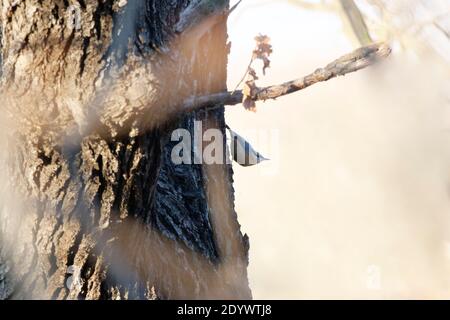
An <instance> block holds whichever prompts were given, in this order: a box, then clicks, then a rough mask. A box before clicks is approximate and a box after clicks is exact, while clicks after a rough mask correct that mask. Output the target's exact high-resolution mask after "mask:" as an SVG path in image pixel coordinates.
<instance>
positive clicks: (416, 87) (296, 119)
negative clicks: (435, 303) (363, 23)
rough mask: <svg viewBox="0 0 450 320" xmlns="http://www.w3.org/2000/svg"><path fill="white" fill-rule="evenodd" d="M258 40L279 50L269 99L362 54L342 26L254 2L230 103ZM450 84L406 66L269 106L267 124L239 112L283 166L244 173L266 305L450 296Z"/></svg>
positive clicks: (238, 35) (389, 66)
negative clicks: (279, 87)
mask: <svg viewBox="0 0 450 320" xmlns="http://www.w3.org/2000/svg"><path fill="white" fill-rule="evenodd" d="M258 33H264V34H267V35H269V36H270V37H271V38H272V44H273V47H274V53H273V56H272V67H271V68H270V69H269V70H268V72H267V75H266V77H261V80H259V81H258V83H257V84H258V85H259V86H263V85H268V84H274V83H278V82H283V81H287V80H292V79H294V78H298V77H300V76H303V75H306V74H307V73H310V72H311V71H314V69H315V68H317V67H321V66H324V65H326V64H327V63H328V62H330V61H331V60H333V59H335V58H337V57H339V56H340V55H342V54H344V53H347V52H348V51H351V50H353V49H354V48H355V46H354V44H353V43H352V42H351V41H350V40H348V38H347V37H346V36H345V35H344V33H343V31H342V23H341V20H340V18H339V16H338V15H333V14H328V13H322V12H312V11H305V10H302V9H300V8H297V7H294V6H292V5H289V4H288V3H287V2H285V1H281V0H278V1H265V0H244V1H243V2H242V4H241V5H240V7H239V9H237V10H236V12H235V13H233V15H232V16H231V17H230V19H229V35H230V40H231V41H232V49H231V55H230V63H229V88H230V89H231V88H234V87H235V85H236V84H237V82H238V81H239V80H240V78H241V77H242V75H243V73H244V72H245V69H246V66H247V64H248V61H249V58H250V55H251V52H252V50H253V47H254V40H253V38H254V36H255V35H257V34H258ZM259 70H260V67H259V66H258V68H257V71H259ZM259 72H260V71H259ZM260 73H261V72H260ZM261 76H262V75H261ZM443 79H447V81H448V79H449V78H448V73H445V72H443V70H442V68H441V67H438V66H436V65H435V64H434V62H433V60H432V59H430V60H426V61H422V62H421V63H419V64H417V62H409V61H408V59H407V57H406V56H402V55H401V54H396V55H394V57H392V58H391V60H390V61H388V62H386V63H384V64H382V65H380V66H377V67H374V68H372V69H370V70H365V71H362V72H359V73H357V74H352V75H348V76H346V77H345V78H339V79H335V80H332V81H330V82H327V83H324V84H319V85H316V86H314V87H312V88H309V89H307V90H305V91H303V92H300V93H296V94H293V95H290V96H288V97H284V98H280V99H278V100H277V101H270V102H266V103H259V104H258V112H257V113H256V114H254V113H251V112H246V111H244V110H243V109H242V107H240V106H235V107H229V108H228V109H227V114H226V116H227V121H228V124H229V125H230V127H231V128H233V129H234V130H235V131H237V132H238V133H239V134H241V135H243V136H245V137H246V138H247V139H248V140H249V141H250V142H251V143H252V144H253V146H254V147H255V148H256V149H258V150H259V151H260V152H261V153H263V155H265V156H267V157H268V158H270V159H271V161H269V162H265V163H263V164H261V165H259V166H257V167H252V168H242V167H239V166H238V165H234V169H235V188H236V205H237V212H238V215H239V220H240V222H241V224H242V228H243V231H244V232H246V233H248V234H249V237H250V244H251V249H250V268H249V276H250V281H251V287H252V289H253V293H254V297H255V298H261V299H266V298H267V299H269V298H275V299H280V298H365V297H367V298H386V297H390V298H402V297H408V298H417V297H422V298H426V297H436V296H445V297H449V296H450V291H449V288H450V286H449V281H448V279H447V278H448V277H447V275H448V272H449V271H450V270H449V269H450V268H449V266H450V265H449V260H448V258H447V256H446V255H447V254H448V253H447V252H448V249H446V248H447V247H450V246H449V245H448V243H449V242H448V240H450V238H448V239H447V237H448V236H447V234H450V233H449V232H448V231H450V227H449V226H450V221H449V215H448V212H450V202H449V197H448V186H449V185H450V182H449V181H448V180H449V179H448V177H450V170H449V168H448V164H449V163H450V149H449V146H450V141H449V140H450V139H449V138H450V135H449V134H448V131H449V130H448V129H446V128H448V127H449V125H450V122H449V121H448V120H446V119H447V118H450V117H449V116H450V111H449V108H448V107H447V106H446V105H445V103H444V102H443V101H442V99H443V96H444V95H445V88H444V87H442V83H445V81H442V80H443Z"/></svg>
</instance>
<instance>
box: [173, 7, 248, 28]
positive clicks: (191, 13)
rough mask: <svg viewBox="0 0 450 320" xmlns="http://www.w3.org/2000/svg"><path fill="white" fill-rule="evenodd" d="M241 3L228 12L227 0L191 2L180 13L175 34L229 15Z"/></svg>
mask: <svg viewBox="0 0 450 320" xmlns="http://www.w3.org/2000/svg"><path fill="white" fill-rule="evenodd" d="M241 1H242V0H240V1H239V2H238V3H237V4H235V5H234V6H233V7H232V8H231V9H229V10H228V8H227V7H228V6H227V5H228V0H192V1H191V3H190V4H189V5H188V6H187V7H186V9H184V10H183V11H182V12H181V14H180V20H179V21H178V23H177V24H176V25H175V32H177V33H179V34H181V33H184V32H185V31H187V30H189V29H191V28H193V27H195V26H198V25H200V24H202V23H203V22H205V21H206V20H211V21H214V20H217V19H218V18H220V17H221V16H224V15H229V14H230V13H231V12H232V11H233V10H234V9H236V7H237V6H238V5H239V3H241ZM212 24H213V23H211V25H212ZM208 25H209V24H208Z"/></svg>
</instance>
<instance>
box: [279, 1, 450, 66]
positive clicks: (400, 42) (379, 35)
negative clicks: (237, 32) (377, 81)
mask: <svg viewBox="0 0 450 320" xmlns="http://www.w3.org/2000/svg"><path fill="white" fill-rule="evenodd" d="M287 1H288V2H289V3H291V4H293V5H296V6H298V7H300V8H303V9H305V10H315V11H321V12H327V13H335V14H337V15H340V16H341V18H342V20H343V22H344V32H345V33H346V34H348V36H349V38H351V39H356V40H357V41H358V44H359V45H367V44H370V43H372V42H373V41H374V38H375V41H390V42H391V41H392V42H393V44H394V47H397V48H399V49H401V50H403V51H408V52H410V53H413V54H415V55H416V56H418V57H420V56H426V55H427V54H430V53H431V54H432V55H434V56H437V57H439V60H441V61H442V62H443V63H444V64H446V65H448V62H450V42H449V41H448V40H449V38H450V14H449V13H450V12H449V6H448V0H442V1H440V0H409V1H400V0H398V1H387V0H360V1H355V0H328V1H327V0H322V1H312V0H287Z"/></svg>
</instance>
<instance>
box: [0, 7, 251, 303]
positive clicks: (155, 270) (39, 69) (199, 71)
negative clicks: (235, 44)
mask: <svg viewBox="0 0 450 320" xmlns="http://www.w3.org/2000/svg"><path fill="white" fill-rule="evenodd" d="M188 2H189V0H178V1H169V0H142V1H134V0H128V1H124V0H120V1H119V0H116V1H113V0H103V1H93V0H78V1H74V0H69V1H63V0H61V1H55V0H39V1H38V0H26V1H18V2H17V1H8V0H2V1H1V8H0V9H1V14H2V16H1V30H2V50H1V53H2V55H1V57H2V58H1V62H2V89H1V90H2V91H1V95H2V101H3V102H2V107H1V108H2V117H3V119H2V127H4V128H5V126H7V128H6V129H5V132H6V133H7V137H6V139H5V140H6V141H5V142H4V145H2V167H3V169H2V170H4V174H3V179H2V180H3V181H2V185H1V187H2V191H3V192H2V199H0V299H2V298H3V299H6V298H9V299H22V298H28V299H30V298H31V299H41V298H44V299H155V298H161V299H180V298H184V299H196V298H236V299H240V298H251V293H250V289H249V286H248V280H247V271H246V269H247V264H248V255H247V254H248V239H247V237H243V236H242V234H241V232H240V226H239V224H238V222H237V215H236V213H235V211H234V191H233V186H232V168H231V166H230V165H227V164H214V165H205V164H202V165H200V164H198V165H197V164H195V165H194V164H193V165H188V164H186V165H175V164H174V163H173V162H172V161H171V157H170V155H171V150H172V147H173V144H174V142H171V141H170V137H171V133H172V131H173V129H175V128H186V129H188V130H189V131H190V132H191V133H192V134H193V131H194V120H201V121H202V127H203V130H206V129H208V128H217V129H219V130H221V131H222V132H223V133H224V130H225V129H224V126H225V121H224V110H223V106H218V108H216V109H214V110H213V111H198V112H195V113H191V114H188V115H186V114H182V113H180V112H179V108H178V109H177V107H180V106H181V105H182V104H181V101H183V100H184V98H186V97H188V96H191V95H193V94H208V93H211V92H218V91H223V90H225V89H226V66H227V53H228V46H227V32H226V21H225V19H223V21H220V22H219V23H217V24H216V25H214V26H213V28H212V29H211V30H210V31H209V32H207V33H205V34H204V35H201V38H200V39H199V40H196V38H195V37H191V38H189V37H187V36H184V35H181V36H180V35H175V34H174V33H173V29H174V25H175V23H176V22H177V20H178V17H179V14H180V11H181V10H182V9H183V8H185V7H186V5H187V4H188ZM196 41H198V43H197V42H196ZM5 120H6V121H5ZM3 122H5V123H3ZM216 143H219V144H225V141H216Z"/></svg>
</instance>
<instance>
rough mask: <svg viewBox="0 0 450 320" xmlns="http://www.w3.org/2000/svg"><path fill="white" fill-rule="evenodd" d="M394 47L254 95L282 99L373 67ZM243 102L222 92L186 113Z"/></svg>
mask: <svg viewBox="0 0 450 320" xmlns="http://www.w3.org/2000/svg"><path fill="white" fill-rule="evenodd" d="M390 53H391V48H390V47H389V46H388V45H387V44H385V43H376V44H372V45H369V46H365V47H362V48H359V49H357V50H355V51H353V52H351V53H349V54H347V55H345V56H342V57H340V58H339V59H337V60H335V61H333V62H331V63H330V64H328V65H327V66H326V67H325V68H320V69H317V70H316V71H314V72H313V73H311V74H310V75H307V76H306V77H303V78H300V79H297V80H293V81H289V82H286V83H283V84H280V85H274V86H270V87H265V88H260V89H259V90H258V91H257V92H256V94H255V95H254V97H253V99H254V101H265V100H269V99H276V98H279V97H281V96H284V95H287V94H290V93H293V92H296V91H300V90H303V89H305V88H307V87H309V86H312V85H313V84H316V83H319V82H323V81H328V80H330V79H333V78H335V77H338V76H343V75H346V74H348V73H351V72H355V71H358V70H361V69H364V68H366V67H369V66H371V65H373V64H374V63H376V62H377V61H379V60H380V59H383V58H386V57H388V56H389V55H390ZM242 99H243V94H242V91H241V90H239V91H235V92H228V91H227V92H220V93H215V94H211V95H207V96H201V97H191V98H189V99H187V100H185V102H184V107H183V110H185V111H194V110H199V109H214V108H217V106H218V105H236V104H240V103H241V102H242Z"/></svg>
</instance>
